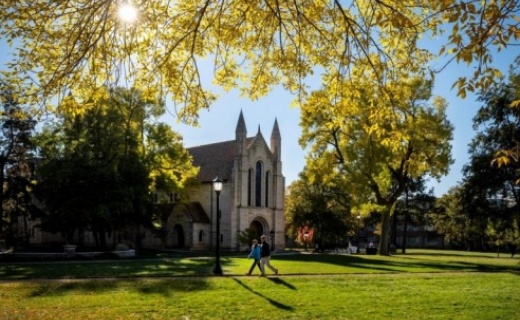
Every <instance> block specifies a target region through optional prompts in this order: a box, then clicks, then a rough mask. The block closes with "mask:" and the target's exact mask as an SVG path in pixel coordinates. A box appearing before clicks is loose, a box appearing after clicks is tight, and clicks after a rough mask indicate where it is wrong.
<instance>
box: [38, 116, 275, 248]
mask: <svg viewBox="0 0 520 320" xmlns="http://www.w3.org/2000/svg"><path fill="white" fill-rule="evenodd" d="M235 134H236V137H235V140H231V141H224V142H216V143H212V144H207V145H202V146H197V147H192V148H188V151H189V153H190V154H191V156H192V158H193V162H194V165H195V166H197V167H199V168H200V169H199V174H198V176H197V179H198V182H199V183H197V184H196V185H195V186H193V187H191V189H189V190H188V197H189V199H188V201H183V202H181V201H179V200H178V199H177V197H176V195H175V194H173V193H167V192H157V193H155V194H154V199H153V201H154V202H155V203H156V206H155V210H158V211H157V213H159V214H160V215H161V216H162V217H163V219H164V221H163V223H164V222H166V227H165V230H164V231H165V232H164V233H163V237H159V236H158V235H157V234H156V233H153V232H152V231H151V230H143V229H141V236H140V240H139V242H140V245H141V247H143V248H150V249H161V248H167V249H189V250H212V249H214V248H215V245H216V241H217V235H216V219H217V216H216V193H215V191H214V190H213V180H214V179H215V178H216V177H217V176H218V177H220V179H221V180H223V187H222V191H221V193H220V198H219V204H220V209H221V210H220V211H221V219H220V235H219V237H218V238H219V239H220V242H221V243H220V248H221V249H222V250H230V251H237V250H245V249H247V248H249V246H248V245H245V244H241V243H240V241H239V235H240V233H241V232H244V231H245V230H246V229H252V230H254V231H255V232H256V234H257V235H258V236H260V235H262V234H265V235H267V236H268V239H270V240H271V241H270V242H271V243H272V244H274V248H275V249H283V248H284V247H285V236H284V230H285V225H284V189H285V178H284V176H283V175H282V162H281V151H282V139H281V136H280V130H279V128H278V122H277V121H276V120H275V121H274V126H273V130H272V132H271V139H270V144H268V143H267V142H266V141H265V139H264V137H263V135H262V133H261V132H260V128H259V129H258V132H257V133H256V135H255V136H253V137H247V129H246V125H245V122H244V116H243V114H242V112H240V116H239V118H238V123H237V127H236V132H235ZM39 222H40V219H36V220H34V221H31V222H30V223H31V225H30V226H29V228H30V229H31V230H32V232H31V235H30V240H29V241H30V243H33V244H45V243H61V242H63V241H64V238H63V236H62V235H61V234H59V233H58V234H52V233H48V232H45V231H42V230H41V229H40V228H39ZM133 242H134V241H133V239H132V237H131V236H129V235H128V234H124V233H111V234H109V235H108V236H107V243H109V244H114V245H115V244H127V245H128V246H129V247H133V244H132V243H133ZM74 243H81V244H83V245H85V246H87V247H88V246H94V245H95V240H94V237H93V234H92V232H90V231H84V232H83V233H82V235H81V236H80V235H75V239H74Z"/></svg>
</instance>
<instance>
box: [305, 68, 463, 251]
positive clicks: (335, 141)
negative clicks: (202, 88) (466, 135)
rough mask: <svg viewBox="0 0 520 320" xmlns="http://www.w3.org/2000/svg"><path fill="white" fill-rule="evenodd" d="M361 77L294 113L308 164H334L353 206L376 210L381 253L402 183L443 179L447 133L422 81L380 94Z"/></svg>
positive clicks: (438, 104)
mask: <svg viewBox="0 0 520 320" xmlns="http://www.w3.org/2000/svg"><path fill="white" fill-rule="evenodd" d="M365 73H366V72H365ZM369 79H370V76H367V79H366V80H365V82H362V83H361V82H360V83H359V84H358V85H352V86H348V90H342V91H336V90H335V89H330V88H334V87H335V86H331V87H329V89H328V90H323V91H319V92H315V93H313V94H312V95H311V98H310V99H309V101H308V102H307V104H305V105H304V106H303V108H302V127H303V128H304V131H303V136H302V139H301V141H302V143H303V144H304V145H306V146H310V148H309V149H310V152H311V154H313V155H314V156H313V157H310V158H308V165H309V166H311V167H312V168H315V170H320V168H324V169H322V170H329V169H328V168H329V167H330V166H334V165H337V173H336V174H337V175H339V176H341V177H342V178H343V179H344V180H345V181H346V183H345V184H344V185H345V186H346V188H347V190H348V193H349V194H350V195H351V197H352V201H353V204H354V206H359V207H361V206H363V205H368V207H370V206H371V205H376V206H379V207H380V208H382V209H381V210H382V213H383V215H382V227H381V228H382V229H381V230H382V233H381V241H380V248H379V252H380V253H381V254H388V249H389V248H388V240H389V239H388V235H389V231H390V217H391V216H392V214H393V212H394V209H395V205H396V203H397V201H398V199H399V197H400V196H402V194H403V192H404V191H405V189H406V187H407V185H408V183H409V180H410V179H417V178H418V177H421V176H424V175H429V176H432V177H434V178H439V177H441V176H442V175H444V174H446V173H447V171H448V168H449V165H450V164H451V162H452V159H451V145H450V142H451V139H452V130H453V128H452V125H451V124H450V122H449V121H448V120H447V118H446V113H445V110H446V107H447V106H446V102H445V101H444V100H443V99H441V98H439V97H435V98H433V99H432V98H431V89H432V88H431V83H430V82H428V81H424V80H419V79H417V78H413V79H409V80H396V81H395V83H393V84H391V85H390V84H389V85H388V86H386V87H385V88H384V90H380V89H379V87H377V86H370V81H369ZM339 85H341V84H339ZM339 85H338V86H339ZM368 207H367V208H368ZM367 210H368V209H367ZM367 210H365V211H367ZM367 212H368V211H367Z"/></svg>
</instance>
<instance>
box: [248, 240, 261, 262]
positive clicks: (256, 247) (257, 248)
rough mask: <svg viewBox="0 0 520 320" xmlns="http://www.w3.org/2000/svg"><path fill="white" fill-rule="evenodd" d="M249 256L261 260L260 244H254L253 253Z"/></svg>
mask: <svg viewBox="0 0 520 320" xmlns="http://www.w3.org/2000/svg"><path fill="white" fill-rule="evenodd" d="M247 257H248V258H254V259H255V260H260V246H259V245H258V244H256V245H254V246H253V247H252V248H251V253H250V254H249V256H247Z"/></svg>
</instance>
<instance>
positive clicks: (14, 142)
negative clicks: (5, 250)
mask: <svg viewBox="0 0 520 320" xmlns="http://www.w3.org/2000/svg"><path fill="white" fill-rule="evenodd" d="M18 96H19V94H18V93H17V92H16V90H15V89H14V87H13V86H12V85H10V84H8V83H6V82H4V81H0V129H1V130H0V188H1V189H0V241H1V240H5V241H6V245H7V246H12V245H13V244H14V242H15V238H16V237H17V236H19V235H20V234H22V233H23V234H24V235H26V234H27V230H26V228H24V227H23V225H22V226H20V225H19V224H20V222H22V224H25V226H26V222H27V219H28V218H29V216H30V211H31V199H30V190H31V187H32V178H33V175H32V173H33V161H32V160H33V151H34V148H33V143H32V135H33V133H34V127H35V125H36V122H35V121H34V120H33V119H32V118H31V116H30V114H31V112H30V108H29V107H27V106H24V105H21V104H20V102H19V101H18V98H17V97H18ZM23 222H25V223H23ZM20 230H23V231H25V232H23V231H22V232H20Z"/></svg>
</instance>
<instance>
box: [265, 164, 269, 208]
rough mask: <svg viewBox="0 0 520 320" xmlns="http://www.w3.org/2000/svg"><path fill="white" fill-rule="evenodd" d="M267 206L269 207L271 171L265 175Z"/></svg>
mask: <svg viewBox="0 0 520 320" xmlns="http://www.w3.org/2000/svg"><path fill="white" fill-rule="evenodd" d="M265 206H266V207H269V171H267V172H266V173H265Z"/></svg>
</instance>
